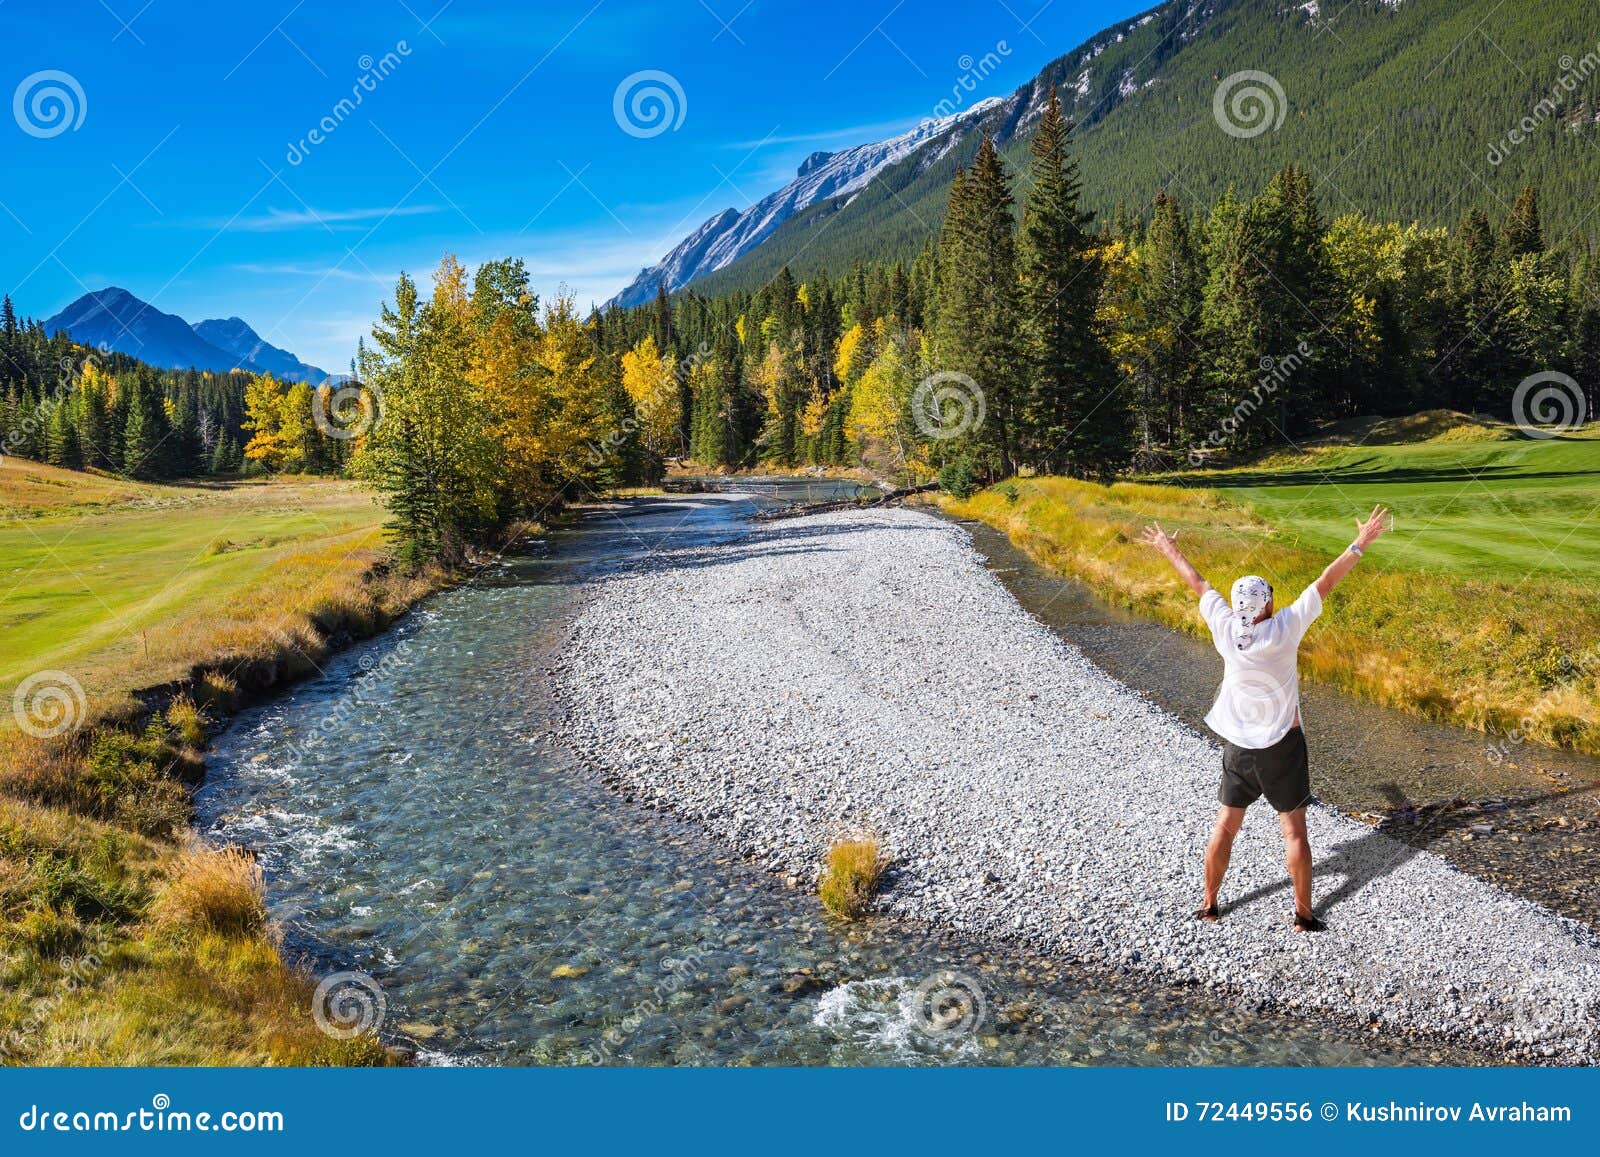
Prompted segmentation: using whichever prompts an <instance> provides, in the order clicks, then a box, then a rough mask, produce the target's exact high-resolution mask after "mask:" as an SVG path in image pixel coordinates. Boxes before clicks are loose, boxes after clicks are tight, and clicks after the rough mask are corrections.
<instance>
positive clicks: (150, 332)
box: [44, 286, 329, 384]
mask: <svg viewBox="0 0 1600 1157" xmlns="http://www.w3.org/2000/svg"><path fill="white" fill-rule="evenodd" d="M44 328H45V332H46V333H55V332H57V331H58V330H65V331H66V332H67V333H68V334H69V335H70V336H71V337H72V340H73V341H76V342H81V343H83V344H84V345H92V346H99V347H100V348H102V349H108V350H115V351H116V352H118V353H125V354H128V355H129V356H131V357H136V358H138V359H139V360H140V361H143V362H148V363H149V364H150V365H153V366H159V367H161V368H163V369H180V370H181V369H188V368H189V367H191V366H192V367H194V368H195V369H200V370H216V371H218V372H226V371H228V370H233V369H241V370H249V371H251V372H254V373H270V374H272V375H273V376H274V377H277V378H281V379H284V380H287V381H297V382H302V381H303V382H311V383H313V384H317V383H320V382H324V381H327V380H328V377H329V375H328V374H327V373H326V372H325V371H323V370H320V369H318V368H317V367H316V366H308V365H306V364H305V363H304V362H302V361H301V360H300V359H299V358H297V357H295V356H294V355H293V354H291V353H289V352H288V351H287V350H281V349H279V348H278V347H277V346H274V345H269V344H268V343H267V342H264V341H262V340H261V337H260V335H258V334H257V333H256V332H255V331H254V330H253V329H251V328H250V327H249V326H248V325H246V324H245V323H244V322H243V321H240V320H239V319H238V318H236V317H231V318H228V319H227V320H226V321H203V322H201V323H200V324H199V325H197V326H191V325H190V324H189V323H188V322H186V321H184V320H183V318H181V317H179V316H178V315H177V314H175V313H162V312H161V311H160V310H159V309H157V308H156V307H155V306H153V305H151V304H149V303H148V302H145V301H140V300H139V299H138V298H137V297H135V296H134V295H133V294H131V293H129V292H128V291H127V290H126V289H120V288H118V287H116V286H110V287H108V288H106V289H101V290H97V291H95V292H93V293H86V294H84V295H83V296H82V297H80V298H78V300H76V301H74V302H73V303H72V304H71V305H69V306H67V307H66V308H65V309H63V310H62V311H61V312H60V313H58V314H56V315H55V316H54V317H51V318H47V319H46V320H45V323H44Z"/></svg>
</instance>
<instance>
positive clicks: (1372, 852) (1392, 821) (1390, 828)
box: [1224, 783, 1600, 916]
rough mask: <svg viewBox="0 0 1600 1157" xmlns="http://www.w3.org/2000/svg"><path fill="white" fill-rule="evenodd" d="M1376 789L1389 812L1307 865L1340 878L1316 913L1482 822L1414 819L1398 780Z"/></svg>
mask: <svg viewBox="0 0 1600 1157" xmlns="http://www.w3.org/2000/svg"><path fill="white" fill-rule="evenodd" d="M1378 790H1379V791H1381V792H1382V793H1383V795H1384V798H1385V799H1386V800H1388V802H1389V806H1390V811H1391V814H1390V816H1389V817H1388V818H1386V819H1384V820H1382V821H1381V822H1380V823H1379V824H1378V825H1377V826H1376V827H1374V828H1373V829H1372V830H1371V831H1368V832H1367V833H1365V834H1364V835H1361V836H1358V837H1356V838H1355V839H1353V840H1348V841H1346V842H1345V843H1344V844H1342V845H1340V847H1339V850H1338V851H1336V852H1334V853H1333V854H1332V855H1331V856H1328V857H1327V858H1326V859H1323V860H1319V861H1317V862H1316V863H1315V864H1313V865H1312V872H1313V874H1314V876H1315V877H1316V878H1317V879H1324V878H1326V877H1329V876H1336V877H1338V878H1339V886H1338V887H1337V888H1335V889H1334V890H1333V891H1332V892H1330V893H1328V894H1327V895H1326V896H1324V897H1323V898H1322V899H1321V900H1320V901H1319V902H1318V903H1317V904H1316V905H1315V906H1314V908H1313V911H1314V912H1315V913H1316V914H1317V915H1319V916H1320V915H1324V914H1326V913H1328V912H1330V911H1332V910H1333V909H1334V908H1336V907H1338V906H1339V905H1340V904H1342V903H1344V901H1346V900H1348V899H1349V898H1350V897H1351V896H1354V895H1355V894H1356V893H1357V892H1359V891H1361V889H1363V888H1365V887H1366V886H1367V885H1368V884H1370V883H1372V882H1373V881H1374V880H1377V879H1381V878H1382V877H1384V876H1387V875H1388V874H1389V873H1391V872H1393V871H1395V870H1396V869H1397V868H1399V867H1400V866H1401V865H1402V864H1404V863H1406V862H1408V861H1409V860H1412V859H1415V858H1416V856H1417V854H1418V853H1419V852H1422V851H1424V850H1426V849H1427V848H1429V847H1431V846H1432V845H1433V844H1435V843H1437V842H1438V841H1440V840H1442V839H1444V838H1445V837H1447V836H1449V834H1450V833H1451V832H1452V831H1454V830H1456V829H1457V828H1460V827H1465V826H1470V825H1471V824H1473V823H1482V822H1483V816H1482V815H1481V814H1478V813H1475V812H1474V813H1470V814H1468V815H1463V816H1454V817H1452V815H1451V813H1450V812H1448V811H1445V810H1439V811H1435V812H1431V813H1423V815H1422V818H1421V820H1420V821H1419V820H1415V819H1412V818H1409V817H1415V816H1417V815H1418V814H1419V812H1418V810H1417V808H1416V806H1415V805H1414V804H1413V803H1412V802H1411V800H1410V799H1408V798H1407V797H1406V794H1405V792H1403V791H1401V790H1400V788H1399V786H1398V785H1397V784H1393V783H1386V784H1383V785H1382V786H1381V787H1379V788H1378ZM1596 790H1600V784H1592V785H1589V786H1588V787H1583V788H1578V789H1575V790H1568V791H1560V792H1548V793H1544V794H1541V795H1535V796H1526V797H1524V798H1522V799H1517V800H1511V801H1508V802H1507V803H1505V804H1504V805H1503V806H1501V807H1499V808H1497V809H1496V810H1495V812H1494V814H1495V815H1504V814H1506V813H1507V812H1512V811H1517V810H1521V809H1524V808H1531V807H1534V806H1535V805H1537V804H1540V803H1544V802H1546V801H1547V800H1551V799H1556V798H1570V797H1571V796H1574V795H1577V794H1580V793H1582V792H1592V791H1596ZM1402 837H1403V838H1402ZM1288 887H1289V878H1288V877H1287V876H1285V877H1284V878H1283V879H1281V880H1279V881H1278V882H1277V883H1275V884H1265V885H1262V886H1261V887H1259V888H1256V889H1255V890H1254V891H1251V892H1247V893H1245V894H1244V895H1243V896H1240V897H1239V898H1238V899H1236V900H1234V901H1233V902H1231V903H1229V904H1227V905H1225V906H1224V910H1225V911H1232V910H1233V909H1234V908H1239V907H1243V906H1244V905H1245V904H1249V903H1251V902H1252V901H1255V900H1263V899H1265V898H1266V897H1268V896H1271V895H1274V894H1276V893H1278V892H1282V891H1285V890H1287V889H1288Z"/></svg>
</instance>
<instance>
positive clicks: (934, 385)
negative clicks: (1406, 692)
mask: <svg viewBox="0 0 1600 1157" xmlns="http://www.w3.org/2000/svg"><path fill="white" fill-rule="evenodd" d="M985 416H986V412H985V410H984V401H983V391H982V390H981V389H979V388H978V383H977V382H975V381H973V380H972V379H971V378H969V377H968V376H967V375H966V374H963V373H958V372H957V371H955V370H938V371H936V372H934V373H931V374H929V375H928V376H927V377H925V378H923V379H922V380H921V381H920V382H918V383H917V388H916V389H914V390H912V391H911V420H912V421H913V422H915V423H916V426H917V429H918V430H920V431H922V433H923V435H924V436H926V437H929V438H932V439H934V440H935V441H938V442H944V441H948V440H949V439H951V438H959V437H961V435H963V434H965V433H967V432H968V431H971V430H976V429H977V428H978V427H979V426H981V425H983V419H984V417H985Z"/></svg>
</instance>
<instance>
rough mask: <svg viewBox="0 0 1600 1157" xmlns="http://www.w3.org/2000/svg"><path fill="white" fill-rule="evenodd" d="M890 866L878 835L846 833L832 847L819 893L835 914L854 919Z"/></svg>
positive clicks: (862, 911) (824, 866)
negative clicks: (847, 834) (849, 834)
mask: <svg viewBox="0 0 1600 1157" xmlns="http://www.w3.org/2000/svg"><path fill="white" fill-rule="evenodd" d="M888 867H889V858H888V857H887V856H886V855H885V854H884V851H883V848H882V846H881V845H880V844H879V842H878V837H877V836H873V835H866V836H842V837H840V838H839V839H837V840H835V841H834V842H833V844H832V846H831V847H829V848H828V854H827V857H826V858H825V859H824V860H823V865H822V879H821V880H820V881H819V882H818V884H817V894H818V895H819V896H820V897H821V898H822V906H823V907H824V908H826V909H827V910H828V911H829V912H832V913H833V914H834V915H835V916H838V917H841V918H842V919H845V920H854V919H856V918H857V917H859V916H861V915H863V914H864V913H865V912H866V910H867V908H868V906H869V905H871V903H872V898H873V897H874V896H875V895H877V892H878V885H879V884H881V883H882V882H883V874H884V872H885V871H886V870H888Z"/></svg>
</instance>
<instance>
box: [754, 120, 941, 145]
mask: <svg viewBox="0 0 1600 1157" xmlns="http://www.w3.org/2000/svg"><path fill="white" fill-rule="evenodd" d="M920 119H921V118H918V117H905V118H902V119H900V120H893V121H879V122H878V123H877V124H868V125H847V126H846V127H844V128H838V129H825V130H822V131H820V132H814V133H788V134H780V135H777V136H770V137H762V138H761V139H760V140H755V141H729V142H728V143H727V144H726V145H724V146H723V147H724V148H728V149H744V150H745V151H747V152H748V151H749V150H751V149H759V148H765V147H766V146H768V145H814V144H822V143H824V142H827V141H836V142H842V143H846V144H853V145H861V144H866V143H867V142H868V141H875V140H878V139H880V138H881V137H883V136H885V135H896V134H899V133H903V132H905V131H906V130H907V129H913V128H916V127H917V123H918V121H919V120H920Z"/></svg>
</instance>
